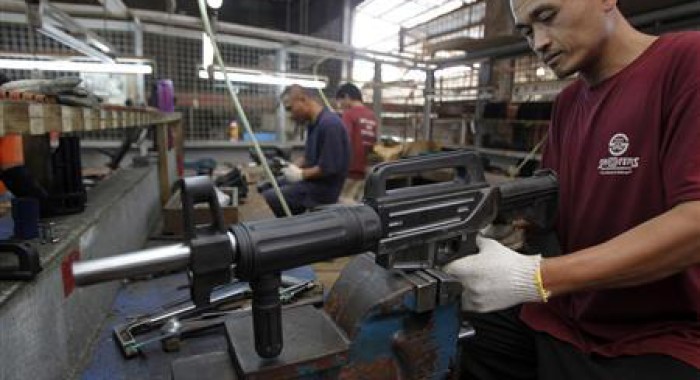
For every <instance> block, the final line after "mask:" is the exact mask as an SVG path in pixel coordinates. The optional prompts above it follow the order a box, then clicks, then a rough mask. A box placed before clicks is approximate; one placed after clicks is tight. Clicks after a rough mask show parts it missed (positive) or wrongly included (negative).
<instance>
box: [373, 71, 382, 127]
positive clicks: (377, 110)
mask: <svg viewBox="0 0 700 380" xmlns="http://www.w3.org/2000/svg"><path fill="white" fill-rule="evenodd" d="M372 89H373V91H372V92H373V94H372V101H373V109H374V114H375V115H377V122H378V125H377V138H381V136H382V63H381V62H374V82H373V83H372Z"/></svg>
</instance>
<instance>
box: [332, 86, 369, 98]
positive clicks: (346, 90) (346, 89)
mask: <svg viewBox="0 0 700 380" xmlns="http://www.w3.org/2000/svg"><path fill="white" fill-rule="evenodd" d="M346 96H347V97H348V98H350V99H352V100H359V101H362V91H360V89H359V88H357V86H355V85H354V84H352V83H345V84H343V85H342V86H340V88H338V92H337V93H336V94H335V98H336V99H342V98H344V97H346Z"/></svg>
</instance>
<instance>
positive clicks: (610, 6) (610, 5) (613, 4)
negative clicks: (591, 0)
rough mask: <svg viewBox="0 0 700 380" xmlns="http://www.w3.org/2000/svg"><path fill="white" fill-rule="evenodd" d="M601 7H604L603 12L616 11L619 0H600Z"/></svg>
mask: <svg viewBox="0 0 700 380" xmlns="http://www.w3.org/2000/svg"><path fill="white" fill-rule="evenodd" d="M600 1H601V3H602V4H601V5H602V6H603V10H605V12H611V11H613V10H615V9H617V0H600Z"/></svg>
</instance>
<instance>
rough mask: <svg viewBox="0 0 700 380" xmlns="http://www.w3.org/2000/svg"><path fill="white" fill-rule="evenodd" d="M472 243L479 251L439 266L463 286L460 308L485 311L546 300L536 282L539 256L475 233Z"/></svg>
mask: <svg viewBox="0 0 700 380" xmlns="http://www.w3.org/2000/svg"><path fill="white" fill-rule="evenodd" d="M476 244H477V245H478V246H479V253H477V254H475V255H470V256H466V257H463V258H461V259H458V260H455V261H453V262H451V263H449V264H447V265H446V266H445V267H444V268H443V270H444V271H445V272H447V273H449V274H451V275H453V276H455V277H457V278H458V279H459V281H460V282H461V283H462V286H464V290H463V292H462V309H463V310H464V311H474V312H478V313H486V312H490V311H495V310H501V309H506V308H509V307H511V306H515V305H518V304H521V303H525V302H543V301H546V299H545V298H546V294H543V293H544V289H541V285H538V283H537V282H538V276H539V271H540V261H541V260H542V257H541V256H540V255H536V256H526V255H521V254H520V253H518V252H515V251H513V250H511V249H510V248H507V247H505V246H504V245H502V244H501V243H499V242H497V241H495V240H493V239H487V238H484V237H481V236H478V235H477V237H476Z"/></svg>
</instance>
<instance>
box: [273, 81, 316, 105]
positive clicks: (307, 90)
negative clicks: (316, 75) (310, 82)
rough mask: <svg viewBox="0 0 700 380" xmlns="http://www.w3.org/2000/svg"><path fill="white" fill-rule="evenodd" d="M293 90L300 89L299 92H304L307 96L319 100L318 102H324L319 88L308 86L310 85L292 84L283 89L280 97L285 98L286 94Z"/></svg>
mask: <svg viewBox="0 0 700 380" xmlns="http://www.w3.org/2000/svg"><path fill="white" fill-rule="evenodd" d="M292 91H298V93H299V94H302V95H304V96H306V97H307V98H309V99H311V100H313V101H315V102H317V103H322V100H321V97H320V95H319V94H318V90H316V89H313V88H308V87H303V86H300V85H298V84H292V85H289V86H287V87H285V88H284V91H282V95H281V96H280V98H284V97H285V96H289V95H290V94H291V92H292Z"/></svg>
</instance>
